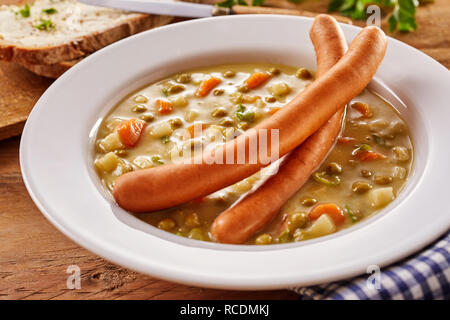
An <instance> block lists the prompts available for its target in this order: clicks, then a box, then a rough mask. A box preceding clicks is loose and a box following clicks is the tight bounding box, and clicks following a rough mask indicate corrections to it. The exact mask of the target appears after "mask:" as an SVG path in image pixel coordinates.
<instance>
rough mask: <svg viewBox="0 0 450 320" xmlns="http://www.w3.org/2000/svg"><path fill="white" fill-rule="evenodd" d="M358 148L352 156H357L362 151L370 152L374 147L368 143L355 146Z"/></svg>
mask: <svg viewBox="0 0 450 320" xmlns="http://www.w3.org/2000/svg"><path fill="white" fill-rule="evenodd" d="M355 147H356V148H355V149H354V150H353V151H352V156H355V155H357V154H358V153H360V152H362V151H370V150H372V147H371V146H370V145H368V144H366V143H363V144H359V145H356V146H355Z"/></svg>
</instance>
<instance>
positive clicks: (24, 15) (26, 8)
mask: <svg viewBox="0 0 450 320" xmlns="http://www.w3.org/2000/svg"><path fill="white" fill-rule="evenodd" d="M16 14H20V15H21V16H22V18H28V17H29V16H30V14H31V10H30V6H29V5H28V4H26V5H24V6H23V7H22V8H20V9H19V11H17V12H16Z"/></svg>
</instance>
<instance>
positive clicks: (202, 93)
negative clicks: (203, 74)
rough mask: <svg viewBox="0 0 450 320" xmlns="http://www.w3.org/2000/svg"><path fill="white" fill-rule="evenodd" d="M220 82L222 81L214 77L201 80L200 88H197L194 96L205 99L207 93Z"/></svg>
mask: <svg viewBox="0 0 450 320" xmlns="http://www.w3.org/2000/svg"><path fill="white" fill-rule="evenodd" d="M221 82H222V80H220V79H219V78H215V77H211V78H208V79H206V80H203V81H202V83H200V86H199V87H198V89H197V91H196V92H195V95H196V96H197V97H206V96H207V95H208V93H210V92H211V90H212V89H214V88H215V87H217V86H218V85H219V83H221Z"/></svg>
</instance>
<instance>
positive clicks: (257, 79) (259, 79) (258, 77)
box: [245, 72, 270, 89]
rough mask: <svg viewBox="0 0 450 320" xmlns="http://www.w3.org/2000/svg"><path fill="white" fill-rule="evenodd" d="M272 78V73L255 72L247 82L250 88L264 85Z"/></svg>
mask: <svg viewBox="0 0 450 320" xmlns="http://www.w3.org/2000/svg"><path fill="white" fill-rule="evenodd" d="M269 78H270V75H269V74H267V73H263V72H255V73H253V74H252V75H251V76H250V77H248V79H247V80H245V84H246V85H247V87H248V88H249V89H254V88H257V87H259V86H260V85H262V84H263V83H264V82H266V81H267V80H268V79H269Z"/></svg>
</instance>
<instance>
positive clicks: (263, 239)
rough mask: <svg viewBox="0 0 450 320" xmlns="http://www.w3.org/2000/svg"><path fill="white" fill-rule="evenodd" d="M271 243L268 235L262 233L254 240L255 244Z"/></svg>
mask: <svg viewBox="0 0 450 320" xmlns="http://www.w3.org/2000/svg"><path fill="white" fill-rule="evenodd" d="M271 243H272V236H271V235H270V234H268V233H263V234H261V235H259V236H258V237H257V238H256V239H255V244H259V245H263V244H271Z"/></svg>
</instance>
